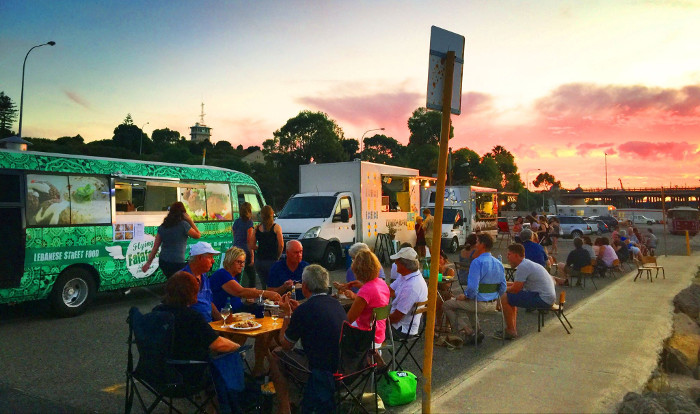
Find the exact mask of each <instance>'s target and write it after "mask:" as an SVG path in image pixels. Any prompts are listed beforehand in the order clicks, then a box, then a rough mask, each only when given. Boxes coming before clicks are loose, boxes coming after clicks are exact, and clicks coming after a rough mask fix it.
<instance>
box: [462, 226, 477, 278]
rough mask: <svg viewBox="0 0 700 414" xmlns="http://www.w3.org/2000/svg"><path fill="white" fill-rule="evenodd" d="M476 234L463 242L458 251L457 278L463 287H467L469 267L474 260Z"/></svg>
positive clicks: (475, 255)
mask: <svg viewBox="0 0 700 414" xmlns="http://www.w3.org/2000/svg"><path fill="white" fill-rule="evenodd" d="M477 256H478V255H477V254H476V234H474V233H472V234H470V235H469V236H467V239H466V240H465V241H464V247H462V250H460V251H459V263H460V265H461V267H460V269H459V272H457V278H458V279H459V283H461V284H462V285H463V286H466V285H467V275H469V265H471V263H472V260H474V259H476V257H477Z"/></svg>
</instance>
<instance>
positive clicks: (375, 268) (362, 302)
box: [348, 249, 390, 348]
mask: <svg viewBox="0 0 700 414" xmlns="http://www.w3.org/2000/svg"><path fill="white" fill-rule="evenodd" d="M381 268H382V265H381V264H380V263H379V259H377V256H375V255H374V253H372V252H370V251H369V249H367V250H364V249H363V250H360V251H359V252H357V254H356V255H355V260H353V262H352V270H353V272H354V273H355V276H357V280H359V281H361V282H362V283H363V284H362V287H361V288H360V290H359V291H358V292H357V296H356V297H355V301H354V302H353V303H352V307H351V308H350V310H349V311H348V322H350V323H352V324H353V325H355V326H357V327H358V328H360V329H367V330H368V329H370V328H371V323H372V319H373V312H372V311H373V310H374V309H375V308H381V307H383V306H386V305H388V304H389V295H390V291H389V286H387V285H386V282H385V281H384V279H381V278H380V277H379V271H380V270H381ZM385 333H386V319H384V320H380V321H377V325H376V331H375V333H374V342H375V345H376V347H377V348H378V347H380V346H381V345H382V343H383V342H384V335H385Z"/></svg>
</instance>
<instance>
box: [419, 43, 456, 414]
mask: <svg viewBox="0 0 700 414" xmlns="http://www.w3.org/2000/svg"><path fill="white" fill-rule="evenodd" d="M454 66H455V52H454V51H449V52H447V57H446V62H445V83H444V88H443V93H442V126H441V130H440V155H439V158H438V176H437V189H436V190H435V191H436V193H435V214H434V218H433V220H435V221H434V223H435V224H434V225H433V244H432V246H430V256H431V257H432V258H433V259H432V260H431V261H430V278H429V279H428V314H427V315H426V316H427V318H428V320H427V321H426V325H425V346H424V348H423V378H424V379H425V382H424V383H423V412H424V413H427V414H430V397H431V382H432V378H433V340H434V339H435V309H436V303H437V287H438V266H439V265H440V260H439V259H440V241H441V239H442V210H443V207H444V205H445V181H446V180H447V148H448V141H449V139H450V113H451V106H452V105H451V104H452V77H453V75H454Z"/></svg>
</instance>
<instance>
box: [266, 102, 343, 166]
mask: <svg viewBox="0 0 700 414" xmlns="http://www.w3.org/2000/svg"><path fill="white" fill-rule="evenodd" d="M273 137H274V138H273V139H272V141H271V142H268V141H270V140H268V141H266V143H267V144H268V145H267V147H266V146H265V143H263V148H265V149H266V150H267V153H268V154H270V155H272V156H275V155H284V154H289V155H292V157H293V159H295V160H296V161H297V162H298V164H297V165H299V164H306V163H309V162H310V161H311V159H312V158H313V160H314V161H316V162H335V161H345V160H346V159H347V155H346V154H345V151H344V150H343V146H342V144H341V140H343V138H344V136H343V130H342V129H340V127H339V126H338V125H337V124H336V123H335V121H333V120H332V119H329V118H328V115H326V114H324V113H323V112H311V111H301V112H299V115H297V116H295V117H294V118H290V119H289V120H287V123H285V124H284V126H282V128H280V129H278V130H277V131H275V132H274V133H273Z"/></svg>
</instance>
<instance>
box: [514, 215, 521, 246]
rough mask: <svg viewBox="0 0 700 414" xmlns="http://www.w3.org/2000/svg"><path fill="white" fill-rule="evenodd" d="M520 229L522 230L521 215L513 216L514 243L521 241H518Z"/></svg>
mask: <svg viewBox="0 0 700 414" xmlns="http://www.w3.org/2000/svg"><path fill="white" fill-rule="evenodd" d="M521 231H523V218H522V216H518V217H516V218H515V222H513V237H514V239H515V242H516V243H521V241H520V232H521Z"/></svg>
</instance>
